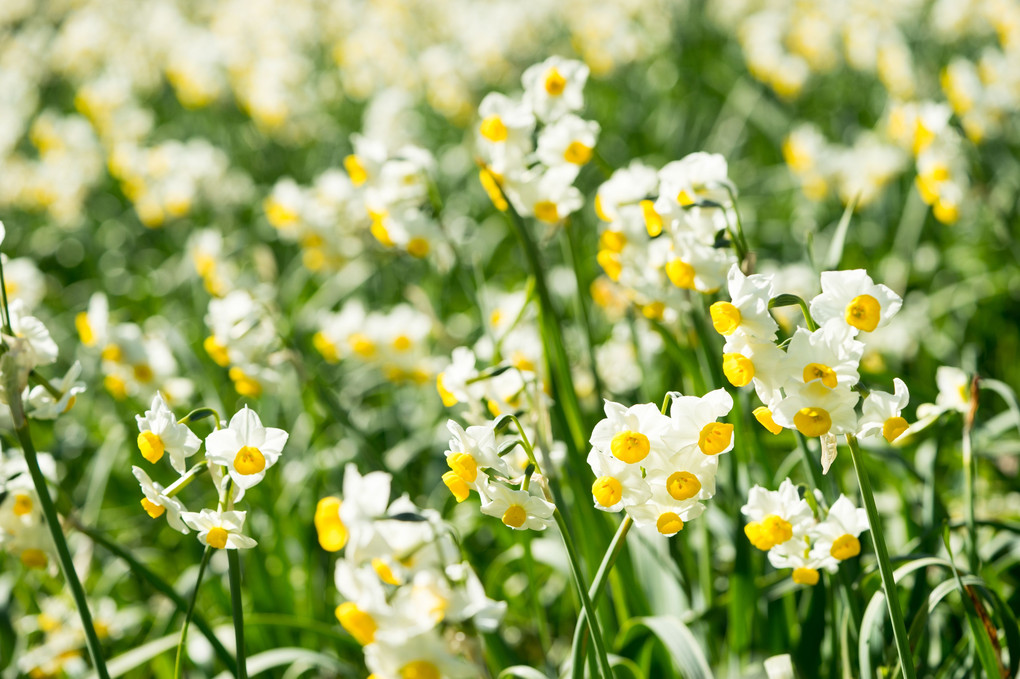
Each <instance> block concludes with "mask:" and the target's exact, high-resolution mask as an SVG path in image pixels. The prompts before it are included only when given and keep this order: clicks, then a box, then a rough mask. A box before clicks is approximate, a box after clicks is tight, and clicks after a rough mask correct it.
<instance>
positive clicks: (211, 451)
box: [205, 406, 290, 489]
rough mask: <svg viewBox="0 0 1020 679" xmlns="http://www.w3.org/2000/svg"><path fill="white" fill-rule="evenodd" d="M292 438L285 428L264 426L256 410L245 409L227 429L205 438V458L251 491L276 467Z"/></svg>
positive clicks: (239, 412) (240, 411)
mask: <svg viewBox="0 0 1020 679" xmlns="http://www.w3.org/2000/svg"><path fill="white" fill-rule="evenodd" d="M289 436H290V435H289V434H288V433H287V432H285V431H284V430H282V429H277V428H275V427H263V426H262V421H261V420H259V416H258V415H256V414H255V411H253V410H251V409H249V408H248V406H245V407H244V408H242V409H241V410H239V411H238V412H237V413H236V414H235V415H234V416H233V417H232V418H230V424H229V425H228V426H227V428H226V429H218V430H217V431H214V432H213V433H211V434H209V436H207V437H206V439H205V449H206V458H207V459H208V460H209V461H210V462H214V463H216V464H218V465H223V466H224V467H226V468H227V471H228V473H229V474H230V478H231V479H232V480H233V481H234V483H235V484H236V485H237V486H238V487H240V488H245V489H246V488H251V487H252V486H254V485H255V484H256V483H258V482H259V481H261V480H262V479H263V478H265V476H266V469H268V468H269V467H272V466H273V465H274V464H276V462H277V460H279V459H280V455H281V453H282V452H283V446H284V445H285V444H286V443H287V438H288V437H289Z"/></svg>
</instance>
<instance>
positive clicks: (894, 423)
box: [882, 417, 909, 443]
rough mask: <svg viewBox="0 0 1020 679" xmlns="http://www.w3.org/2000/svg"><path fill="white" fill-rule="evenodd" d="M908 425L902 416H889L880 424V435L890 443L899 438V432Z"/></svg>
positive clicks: (904, 429) (903, 430)
mask: <svg viewBox="0 0 1020 679" xmlns="http://www.w3.org/2000/svg"><path fill="white" fill-rule="evenodd" d="M908 426H909V425H907V421H906V420H905V419H903V418H902V417H890V418H889V419H888V420H886V421H885V424H883V425H882V436H884V437H885V440H886V441H888V442H889V443H892V442H893V441H895V440H896V439H897V438H899V436H900V434H902V433H903V432H905V431H906V430H907V427H908Z"/></svg>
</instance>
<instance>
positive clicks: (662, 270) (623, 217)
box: [595, 152, 736, 317]
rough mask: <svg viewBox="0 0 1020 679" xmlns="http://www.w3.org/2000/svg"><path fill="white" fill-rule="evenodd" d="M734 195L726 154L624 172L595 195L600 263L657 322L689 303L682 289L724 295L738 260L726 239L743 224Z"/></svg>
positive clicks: (692, 156)
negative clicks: (666, 310)
mask: <svg viewBox="0 0 1020 679" xmlns="http://www.w3.org/2000/svg"><path fill="white" fill-rule="evenodd" d="M732 190H733V189H732V185H731V184H730V181H729V179H728V178H727V167H726V159H725V158H723V157H722V156H721V155H718V154H710V153H700V152H699V153H692V154H690V155H688V156H685V157H684V158H682V159H680V160H677V161H674V162H671V163H667V164H666V165H665V166H663V167H662V168H661V169H659V170H656V169H655V168H652V167H649V166H647V165H644V164H642V163H640V162H638V161H635V162H633V163H631V164H630V166H629V167H626V168H623V169H620V170H617V171H616V172H614V173H613V175H612V177H610V178H609V180H608V181H606V182H605V183H604V184H602V186H600V187H599V190H598V194H597V195H596V197H595V212H596V214H597V215H598V217H599V219H600V220H602V222H603V223H602V225H601V227H600V231H599V252H598V263H599V265H600V266H601V267H602V270H603V271H605V273H606V276H608V277H609V279H610V280H612V281H615V282H616V283H618V284H619V285H620V286H621V287H622V288H623V289H624V290H625V291H626V292H627V294H628V295H629V296H630V297H631V299H632V301H633V302H635V303H637V304H638V305H640V306H642V307H643V309H644V311H645V313H646V314H647V315H650V316H652V317H656V316H658V317H661V316H662V311H663V308H664V307H666V306H678V305H682V304H683V300H684V296H683V295H682V294H680V292H679V291H681V290H695V291H698V292H704V293H708V292H714V291H716V290H718V289H719V288H720V287H721V286H722V285H723V284H724V282H725V280H726V272H727V271H728V270H729V268H730V266H731V265H732V264H733V263H734V262H735V261H736V256H735V255H734V253H733V250H732V249H731V248H730V247H729V244H728V241H727V239H726V238H725V237H723V234H725V233H726V232H727V229H728V228H731V227H734V225H735V223H736V222H735V219H736V217H735V215H734V213H733V211H732V209H731V207H730V205H731V198H730V196H731V191H732Z"/></svg>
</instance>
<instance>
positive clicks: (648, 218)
mask: <svg viewBox="0 0 1020 679" xmlns="http://www.w3.org/2000/svg"><path fill="white" fill-rule="evenodd" d="M640 205H641V214H642V215H644V218H645V229H647V230H648V235H649V236H651V237H652V238H655V237H656V236H658V235H659V234H660V233H662V215H660V214H659V213H658V212H656V211H655V203H654V202H653V201H650V200H643V201H641V203H640Z"/></svg>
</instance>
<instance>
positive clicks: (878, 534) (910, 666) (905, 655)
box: [846, 434, 915, 679]
mask: <svg viewBox="0 0 1020 679" xmlns="http://www.w3.org/2000/svg"><path fill="white" fill-rule="evenodd" d="M846 442H847V444H848V445H849V446H850V457H851V458H852V459H853V462H854V471H856V472H857V482H858V484H859V485H860V487H861V497H863V498H864V509H865V511H867V513H868V523H869V524H870V526H871V542H872V544H874V546H875V556H876V557H877V558H878V572H879V574H880V575H881V576H882V589H883V590H884V591H885V603H886V607H887V608H888V609H889V619H890V620H891V621H892V628H893V636H894V637H895V639H896V652H897V654H899V658H900V669H901V670H902V671H903V677H904V679H914V677H915V673H914V660H913V657H912V655H911V653H910V640H909V638H908V637H907V628H906V626H905V625H904V624H903V612H902V611H901V610H900V600H899V598H898V597H897V595H896V580H895V579H894V578H893V570H892V564H891V563H890V562H889V550H888V549H887V548H886V544H885V536H884V535H883V533H882V524H881V522H880V521H879V518H878V507H876V506H875V494H874V493H873V492H872V490H871V481H870V480H869V479H868V471H867V469H865V468H864V459H863V453H862V452H861V449H860V446H858V445H857V437H856V436H854V435H853V434H847V435H846Z"/></svg>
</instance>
